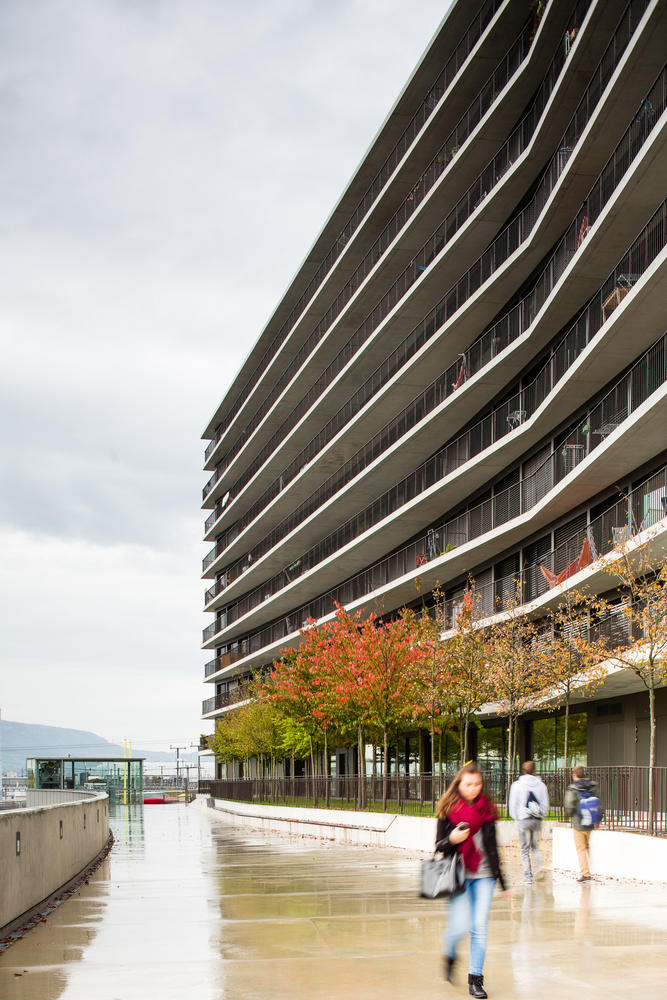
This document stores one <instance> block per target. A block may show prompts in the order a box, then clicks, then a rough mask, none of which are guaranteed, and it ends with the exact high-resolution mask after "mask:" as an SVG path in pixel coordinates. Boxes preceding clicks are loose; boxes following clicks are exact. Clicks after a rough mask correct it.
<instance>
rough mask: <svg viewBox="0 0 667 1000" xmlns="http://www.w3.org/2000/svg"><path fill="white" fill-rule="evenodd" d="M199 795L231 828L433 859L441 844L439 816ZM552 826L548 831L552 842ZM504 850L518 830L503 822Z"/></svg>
mask: <svg viewBox="0 0 667 1000" xmlns="http://www.w3.org/2000/svg"><path fill="white" fill-rule="evenodd" d="M212 801H213V803H214V805H213V808H210V807H209V805H208V803H209V797H208V796H206V795H198V796H197V798H196V799H195V801H194V803H193V805H195V807H196V808H198V809H201V810H202V811H204V812H206V813H207V814H209V815H210V816H211V817H213V818H215V819H217V820H219V821H221V822H224V823H228V824H229V825H231V826H236V827H245V828H249V829H254V830H262V831H265V832H267V833H277V834H286V835H287V836H292V837H312V838H314V839H317V840H330V841H334V842H335V843H342V844H347V845H350V846H358V847H389V848H394V849H398V850H405V851H411V852H412V853H416V854H431V853H432V852H433V847H434V844H435V824H436V821H435V816H404V815H401V814H398V813H376V812H358V811H352V810H345V809H305V808H301V807H298V806H279V805H278V806H271V805H257V804H255V803H251V802H236V801H231V800H229V799H213V800H212ZM552 827H553V824H552V823H545V824H544V825H543V837H544V839H547V840H548V839H550V838H551V833H552ZM496 830H497V837H498V844H499V845H500V846H501V847H516V846H517V845H518V836H517V832H516V824H515V823H513V822H511V821H500V822H499V823H498V825H497V827H496Z"/></svg>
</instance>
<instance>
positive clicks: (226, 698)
mask: <svg viewBox="0 0 667 1000" xmlns="http://www.w3.org/2000/svg"><path fill="white" fill-rule="evenodd" d="M249 698H250V686H249V685H248V684H239V686H238V687H236V688H234V689H233V691H227V692H226V693H225V694H216V695H214V697H213V698H206V699H205V700H204V701H203V702H202V706H201V714H202V715H210V713H211V712H219V711H221V709H223V708H229V707H230V706H231V705H240V704H241V703H242V702H246V701H248V700H249Z"/></svg>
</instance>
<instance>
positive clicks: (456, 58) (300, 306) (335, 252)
mask: <svg viewBox="0 0 667 1000" xmlns="http://www.w3.org/2000/svg"><path fill="white" fill-rule="evenodd" d="M502 2H503V0H487V2H486V3H484V4H483V5H482V7H481V10H480V11H479V12H478V14H476V15H475V17H474V18H473V19H472V21H471V22H470V24H469V26H468V29H467V31H466V32H465V34H464V36H463V38H462V40H461V41H460V42H459V44H458V45H457V47H456V49H455V50H454V52H453V53H452V55H451V56H450V57H449V59H448V60H447V62H446V64H445V67H444V69H443V70H442V71H441V73H440V74H439V75H438V78H437V79H436V81H435V82H434V83H433V85H432V86H431V88H430V89H429V91H428V93H427V94H426V97H425V98H424V100H423V101H422V103H421V105H420V106H419V107H418V108H417V110H416V111H415V113H414V114H413V116H412V118H411V119H410V121H409V122H408V124H407V125H406V127H405V129H404V130H403V132H402V134H401V136H400V138H399V139H398V141H397V142H396V144H395V146H394V147H393V149H392V151H391V152H390V153H389V155H388V157H387V159H386V160H385V162H384V163H383V165H382V167H381V168H380V170H379V171H378V173H377V174H376V175H375V177H374V178H373V180H372V181H371V184H370V185H369V187H368V188H367V190H366V192H365V194H364V196H363V198H362V199H361V201H360V202H359V203H358V205H357V207H356V208H355V210H354V212H353V213H352V215H351V216H350V218H349V219H348V221H347V222H346V224H345V226H344V227H343V229H342V230H341V231H340V233H339V234H338V236H337V237H336V239H335V240H334V242H333V243H332V245H331V247H330V248H329V250H328V252H327V254H326V256H325V258H324V260H323V261H322V263H321V264H320V265H319V267H318V269H317V271H316V272H315V274H314V276H313V277H312V279H311V280H310V282H309V284H308V286H307V287H306V290H305V291H304V292H303V293H302V294H301V296H300V298H299V300H298V301H297V303H296V305H294V306H293V307H292V309H291V311H290V313H289V316H288V317H287V319H286V320H285V322H284V323H283V324H282V326H281V327H280V329H279V331H278V333H277V334H276V335H275V337H274V338H273V339H272V341H271V344H270V345H269V347H268V348H267V350H266V351H265V352H264V354H263V355H262V358H261V360H260V362H259V364H258V365H257V366H256V368H255V369H254V371H253V373H252V375H251V376H250V378H249V379H248V380H247V382H246V383H245V385H244V387H243V389H242V390H241V391H240V392H239V393H238V394H237V396H236V398H235V401H234V403H233V404H232V405H231V406H228V407H227V412H228V413H232V412H234V411H235V410H237V409H238V408H239V406H240V405H241V403H242V401H243V400H244V399H245V398H246V396H247V395H248V393H249V392H250V390H251V389H252V387H253V386H254V384H255V382H257V380H258V379H259V378H260V376H261V374H262V373H263V371H264V370H265V369H266V367H267V365H268V363H269V360H270V359H271V358H272V357H273V355H274V354H275V352H276V351H277V349H278V347H279V346H280V345H281V344H282V342H283V341H284V340H285V339H286V337H287V335H288V333H289V332H290V330H291V328H292V327H293V325H294V323H295V322H296V320H297V318H298V317H299V316H300V315H301V313H302V312H303V310H304V307H305V306H306V305H307V303H308V302H309V301H310V299H311V298H312V296H313V293H314V292H315V289H316V288H317V287H318V286H319V285H320V284H321V283H322V281H323V279H324V278H325V277H326V275H327V274H328V273H329V271H330V270H331V269H332V267H333V265H334V264H335V262H336V261H337V259H338V257H339V256H340V254H341V253H342V251H343V249H344V247H345V246H346V244H347V243H348V242H349V240H350V238H351V236H352V235H353V233H354V232H355V231H356V229H357V228H358V227H359V225H360V224H361V221H362V220H363V218H364V216H365V215H366V213H367V212H368V209H369V208H370V207H371V205H372V204H373V203H374V202H375V200H376V199H377V197H378V195H379V194H380V192H381V191H382V190H383V188H384V187H385V185H386V183H387V181H388V180H389V178H390V177H391V175H392V174H393V172H394V170H395V169H396V167H397V165H398V163H399V162H400V161H401V160H402V159H403V157H404V156H405V154H406V152H407V151H408V149H409V148H410V146H411V145H412V144H413V142H414V140H415V138H416V137H417V136H418V135H419V133H420V132H421V131H422V129H423V128H424V126H425V124H426V123H427V121H428V120H429V118H430V117H431V115H432V114H433V112H434V111H435V109H436V107H437V106H438V104H439V102H440V100H441V99H442V97H443V96H444V94H445V92H446V90H447V89H448V87H449V85H450V83H451V82H452V80H453V79H454V77H455V76H456V75H457V74H458V72H459V70H460V68H461V67H462V66H463V64H464V63H465V61H466V60H467V58H468V56H469V55H470V52H471V51H472V49H473V48H474V47H475V45H476V44H477V42H478V41H479V39H480V37H481V36H482V34H483V33H484V31H485V30H486V28H487V27H488V25H489V24H490V22H491V20H492V18H493V16H494V15H495V13H496V11H497V10H498V7H499V6H500V5H501V3H502ZM225 426H226V425H224V424H222V423H221V424H220V425H218V428H217V429H216V433H215V437H214V438H213V439H212V440H211V442H210V443H209V445H208V446H207V448H206V452H205V458H206V461H208V459H209V458H210V456H211V454H212V453H213V451H214V449H215V448H216V446H217V444H218V442H219V441H220V439H221V437H222V433H223V431H224V427H225Z"/></svg>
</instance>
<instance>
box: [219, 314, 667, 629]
mask: <svg viewBox="0 0 667 1000" xmlns="http://www.w3.org/2000/svg"><path fill="white" fill-rule="evenodd" d="M666 348H667V334H664V335H663V336H662V337H661V338H660V340H659V341H657V343H656V344H654V345H653V346H652V347H651V348H649V350H648V351H646V352H645V354H643V355H642V357H641V358H640V359H639V360H638V361H637V362H636V363H635V364H634V365H633V366H632V368H631V369H630V371H629V372H628V373H627V374H626V375H624V376H623V377H622V378H621V379H619V381H618V382H617V383H616V384H615V385H614V387H613V388H612V389H610V390H609V391H608V392H607V393H606V394H605V396H604V397H603V398H602V399H601V400H600V402H599V403H597V405H595V406H593V407H592V408H591V409H589V410H588V411H587V412H586V414H585V415H584V416H583V417H582V418H581V419H580V420H579V422H578V424H577V426H576V427H575V428H574V430H572V431H571V432H570V433H569V434H568V435H567V436H566V437H565V438H564V439H563V440H561V441H560V442H559V443H558V444H557V445H556V450H555V451H554V452H552V451H551V447H550V446H546V447H545V448H544V449H543V451H547V450H548V452H549V453H548V455H547V457H546V458H545V459H544V461H543V462H542V463H541V464H540V465H539V466H538V467H537V468H536V469H535V471H534V472H533V473H531V474H530V475H527V476H525V477H524V478H523V479H521V480H520V481H517V482H516V483H515V484H514V485H513V486H510V487H509V488H508V489H506V490H502V491H500V492H499V493H497V494H495V495H494V496H493V497H491V498H490V499H489V500H486V501H484V502H483V503H481V504H478V505H476V506H474V507H472V508H469V509H468V510H466V511H465V512H463V513H461V514H460V515H459V516H458V517H455V518H451V519H450V520H449V521H446V522H444V523H443V524H441V525H439V526H438V527H437V528H435V529H432V535H431V538H433V537H434V536H437V538H438V540H439V547H438V546H437V545H436V546H435V549H434V550H433V554H434V557H437V556H438V555H444V554H445V552H447V551H449V550H450V549H452V548H456V547H457V546H459V545H462V544H465V543H466V542H469V541H471V540H472V539H473V538H477V537H479V536H480V535H483V534H486V533H487V532H489V531H491V530H493V529H494V528H496V527H499V526H501V525H503V524H505V523H506V522H508V521H510V520H512V519H514V518H516V517H519V516H520V515H521V514H523V513H525V512H526V511H528V510H530V509H531V508H532V507H534V506H535V505H536V504H537V503H539V502H540V500H542V499H543V498H544V497H545V496H546V495H547V493H549V492H550V490H551V489H553V488H554V486H555V485H556V484H557V483H559V482H560V481H561V480H563V479H564V478H565V477H566V476H568V475H569V474H570V473H571V472H572V471H573V470H574V469H575V468H576V467H577V466H578V465H579V464H580V463H581V462H582V461H583V460H584V459H585V458H586V457H587V456H588V455H589V454H591V452H593V451H595V449H596V448H598V447H599V446H600V445H601V444H602V443H603V442H604V441H605V439H606V438H607V437H608V436H609V435H610V434H612V433H613V432H614V431H615V430H616V429H617V428H619V427H620V426H621V425H622V424H623V423H624V422H625V421H626V420H627V419H628V418H629V417H630V416H631V415H632V414H633V413H634V412H635V411H636V410H637V409H638V407H640V406H641V405H642V404H643V403H644V402H646V400H647V399H648V398H649V397H650V396H651V395H652V394H653V393H654V392H656V391H657V389H659V388H660V386H662V385H663V384H664V383H665V382H667V371H666V369H665V358H666V356H667V354H666ZM546 370H547V368H546V367H545V369H543V372H545V371H546ZM538 381H539V376H538ZM540 391H546V387H545V388H543V389H541V390H540ZM530 395H533V396H535V395H536V388H535V383H533V384H532V385H531V386H530V387H529V393H528V396H530ZM527 398H528V397H527ZM526 405H528V403H526ZM498 412H500V413H501V414H502V416H503V417H504V419H505V428H506V427H507V420H508V418H509V412H510V411H508V410H507V409H506V407H502V408H501V410H500V411H496V413H495V414H492V415H491V416H490V417H489V418H485V420H484V421H482V423H481V425H480V424H478V425H477V426H476V427H475V428H473V429H472V430H471V431H469V432H467V433H466V435H464V436H463V438H462V439H457V441H455V442H453V443H452V444H451V445H449V446H448V447H446V448H443V449H442V450H441V451H440V452H438V453H437V454H436V455H435V456H433V457H432V458H430V459H429V460H428V461H427V462H425V463H424V464H423V465H422V466H420V468H419V469H417V471H416V472H415V473H411V474H410V476H408V477H406V478H405V479H404V480H403V481H402V482H401V483H399V484H398V485H397V486H395V487H393V488H392V489H391V490H389V491H387V493H385V494H384V495H383V496H382V497H380V498H379V499H378V500H376V501H375V502H374V503H373V504H372V505H370V508H369V510H370V516H371V517H372V518H373V520H374V521H379V520H383V519H384V518H385V517H388V516H389V515H390V514H392V513H394V512H395V511H397V510H399V509H400V508H401V507H402V506H404V505H405V504H406V503H408V502H409V501H411V500H412V499H414V497H416V496H419V495H420V494H421V493H423V492H424V491H426V490H427V489H430V488H431V487H432V486H433V485H435V484H436V483H438V482H441V481H443V480H444V479H446V478H447V476H449V475H450V474H451V472H452V471H454V470H455V469H456V468H457V467H459V465H462V464H463V462H464V461H467V460H468V454H464V455H463V456H461V455H460V453H459V448H460V441H461V440H464V441H465V442H466V452H467V449H468V448H469V447H470V440H471V436H474V441H475V444H476V445H478V446H479V450H480V451H481V450H482V446H483V445H484V441H483V434H484V433H486V434H487V435H488V437H489V442H491V441H492V439H493V432H494V426H497V427H498V428H499V429H501V430H502V423H503V421H502V420H501V421H500V423H498V420H497V415H498ZM515 412H516V411H515ZM363 513H364V514H365V513H366V512H363ZM427 541H428V540H427V537H426V536H424V538H422V539H420V540H419V541H417V542H412V543H410V544H409V545H406V546H405V547H404V548H402V549H400V550H399V551H398V552H396V553H395V554H394V555H392V556H389V557H388V558H387V559H384V560H382V561H381V562H380V563H378V564H376V566H374V567H371V568H369V569H367V570H365V571H364V572H363V573H361V574H359V576H357V577H354V578H352V580H349V581H348V582H347V583H344V584H342V585H341V586H339V587H337V588H335V589H334V590H333V591H331V592H330V593H329V594H327V595H326V596H324V597H320V598H317V599H316V600H315V601H313V602H311V603H310V604H308V605H306V606H304V607H303V608H300V609H299V610H298V611H297V612H295V613H294V615H295V616H296V618H297V619H299V620H300V621H303V620H304V619H307V618H320V617H321V616H322V615H323V614H328V613H330V612H331V610H332V609H333V605H334V601H337V602H338V603H340V604H346V603H347V602H349V601H351V600H356V599H358V598H359V597H361V596H363V595H365V594H368V593H372V592H373V591H374V590H377V589H379V588H380V587H382V586H385V585H386V584H387V583H389V582H391V580H394V579H397V578H398V577H400V576H403V575H405V574H406V573H409V572H410V570H411V569H414V567H415V566H421V565H423V564H425V563H427V562H428V561H429V558H430V556H429V554H428V551H427ZM431 544H432V543H431ZM360 590H361V593H359V591H360ZM258 593H259V594H260V595H261V588H258V590H257V591H254V592H253V593H251V594H250V595H247V596H246V597H244V598H243V599H242V600H241V601H238V602H237V603H235V604H232V605H229V606H228V607H227V608H225V609H224V612H223V613H224V624H222V622H214V623H213V624H211V625H209V626H208V627H207V628H206V629H205V630H204V633H203V641H204V642H208V641H209V640H210V639H212V638H213V636H214V635H216V634H217V632H219V631H221V630H222V628H226V627H228V626H229V625H231V624H233V623H234V622H235V621H237V620H238V619H239V618H240V617H242V616H243V615H244V614H247V612H248V611H249V610H251V607H252V605H251V604H250V601H251V600H252V599H256V597H257V595H258ZM257 603H260V601H257ZM291 617H292V616H290V618H291ZM287 620H288V619H286V620H285V621H287ZM285 627H287V626H285ZM297 627H299V626H297ZM290 631H294V626H293V627H292V628H291V629H290ZM287 634H288V632H287V631H286V632H285V635H287Z"/></svg>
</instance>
